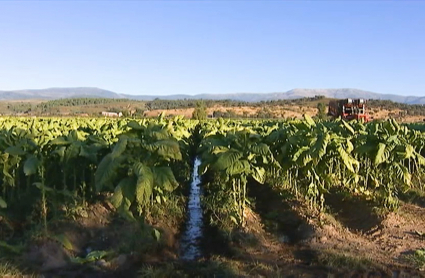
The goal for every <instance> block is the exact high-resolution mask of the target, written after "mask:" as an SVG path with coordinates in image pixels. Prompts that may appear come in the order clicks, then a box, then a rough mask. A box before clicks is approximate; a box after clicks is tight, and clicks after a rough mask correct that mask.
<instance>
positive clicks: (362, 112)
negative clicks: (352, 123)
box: [328, 98, 370, 123]
mask: <svg viewBox="0 0 425 278" xmlns="http://www.w3.org/2000/svg"><path fill="white" fill-rule="evenodd" d="M328 115H330V116H332V117H334V118H338V117H341V118H343V119H345V120H363V121H364V122H365V123H367V122H369V121H370V117H369V114H367V112H366V101H365V100H364V99H351V98H347V99H339V100H331V101H330V102H329V110H328Z"/></svg>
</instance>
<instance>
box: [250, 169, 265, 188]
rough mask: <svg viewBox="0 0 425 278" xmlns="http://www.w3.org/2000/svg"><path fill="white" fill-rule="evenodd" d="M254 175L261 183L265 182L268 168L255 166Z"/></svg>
mask: <svg viewBox="0 0 425 278" xmlns="http://www.w3.org/2000/svg"><path fill="white" fill-rule="evenodd" d="M252 177H253V178H254V179H255V180H256V181H258V182H259V183H261V184H263V183H264V182H265V181H266V170H265V169H264V168H262V167H253V168H252Z"/></svg>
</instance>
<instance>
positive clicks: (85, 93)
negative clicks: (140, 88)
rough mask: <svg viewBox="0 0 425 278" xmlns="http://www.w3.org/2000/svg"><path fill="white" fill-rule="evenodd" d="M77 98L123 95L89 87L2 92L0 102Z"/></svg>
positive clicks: (116, 96)
mask: <svg viewBox="0 0 425 278" xmlns="http://www.w3.org/2000/svg"><path fill="white" fill-rule="evenodd" d="M76 97H104V98H123V97H122V96H121V95H119V94H117V93H114V92H111V91H107V90H103V89H99V88H88V87H81V88H49V89H40V90H18V91H0V100H24V99H59V98H76Z"/></svg>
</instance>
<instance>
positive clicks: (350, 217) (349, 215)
mask: <svg viewBox="0 0 425 278" xmlns="http://www.w3.org/2000/svg"><path fill="white" fill-rule="evenodd" d="M325 205H326V206H327V207H328V208H329V209H330V213H332V215H334V217H335V219H336V220H338V221H339V222H340V223H341V224H343V225H344V226H345V227H347V228H348V229H350V230H351V231H354V232H360V233H366V232H368V231H370V230H371V229H372V228H374V227H376V226H378V225H379V224H380V223H381V222H382V217H381V216H379V215H378V214H377V213H376V212H375V211H374V204H373V203H372V202H368V201H366V200H364V199H362V198H360V197H353V196H352V195H348V194H344V193H343V192H331V193H328V194H326V195H325Z"/></svg>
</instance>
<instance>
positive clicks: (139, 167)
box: [133, 163, 154, 206]
mask: <svg viewBox="0 0 425 278" xmlns="http://www.w3.org/2000/svg"><path fill="white" fill-rule="evenodd" d="M133 169H134V170H133V171H134V173H135V174H136V177H137V182H136V201H137V202H138V203H139V204H140V205H141V206H145V205H146V204H147V203H149V198H150V197H151V195H152V190H153V185H154V175H153V173H152V170H151V168H149V167H148V166H145V165H143V164H142V163H137V164H136V165H134V167H133Z"/></svg>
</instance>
